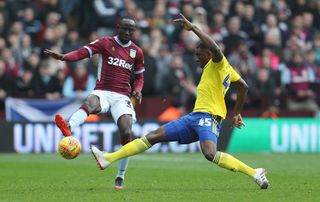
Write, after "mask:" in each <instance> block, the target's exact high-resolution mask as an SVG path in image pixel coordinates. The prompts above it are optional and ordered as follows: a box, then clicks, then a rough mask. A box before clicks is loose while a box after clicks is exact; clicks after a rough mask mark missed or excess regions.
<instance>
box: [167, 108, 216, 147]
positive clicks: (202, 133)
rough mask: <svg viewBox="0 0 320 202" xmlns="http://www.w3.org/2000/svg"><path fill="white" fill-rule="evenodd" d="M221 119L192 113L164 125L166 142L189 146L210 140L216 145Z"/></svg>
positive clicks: (201, 113) (203, 113)
mask: <svg viewBox="0 0 320 202" xmlns="http://www.w3.org/2000/svg"><path fill="white" fill-rule="evenodd" d="M221 123H222V121H221V117H219V116H213V115H211V114H209V113H205V112H192V113H190V114H187V115H185V116H183V117H181V118H179V119H177V120H174V121H172V122H169V123H167V124H165V125H164V126H163V127H164V128H165V135H166V140H167V141H168V142H171V141H178V142H179V143H180V144H189V143H192V142H196V141H198V140H200V141H205V140H211V141H213V142H214V143H216V144H217V143H218V137H219V133H220V130H221Z"/></svg>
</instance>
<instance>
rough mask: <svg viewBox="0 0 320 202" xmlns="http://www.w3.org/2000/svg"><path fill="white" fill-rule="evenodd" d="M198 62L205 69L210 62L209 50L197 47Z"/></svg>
mask: <svg viewBox="0 0 320 202" xmlns="http://www.w3.org/2000/svg"><path fill="white" fill-rule="evenodd" d="M196 56H197V60H196V62H197V63H198V64H199V65H200V67H201V68H204V67H205V66H206V64H207V63H208V61H209V60H210V52H209V50H207V49H204V48H201V47H197V49H196Z"/></svg>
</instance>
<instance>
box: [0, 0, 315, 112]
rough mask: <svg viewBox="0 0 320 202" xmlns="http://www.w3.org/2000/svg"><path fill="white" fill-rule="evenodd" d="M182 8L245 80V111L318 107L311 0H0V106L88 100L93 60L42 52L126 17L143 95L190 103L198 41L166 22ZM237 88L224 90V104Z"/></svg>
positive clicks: (68, 45)
mask: <svg viewBox="0 0 320 202" xmlns="http://www.w3.org/2000/svg"><path fill="white" fill-rule="evenodd" d="M180 12H181V13H183V14H184V15H185V16H186V17H187V18H188V19H189V20H191V22H192V23H194V24H196V25H197V26H199V27H200V28H201V29H202V30H205V31H206V32H207V33H210V35H211V36H212V37H213V39H215V40H216V41H217V43H218V44H219V45H220V47H221V48H222V49H223V51H224V54H225V55H226V56H227V57H228V59H229V62H230V64H231V65H232V66H234V68H235V69H236V70H237V71H238V72H240V74H241V75H242V77H243V78H244V79H245V80H246V82H247V83H248V84H249V86H250V90H249V97H248V101H247V103H246V106H245V107H246V108H263V109H266V110H268V109H270V110H271V111H276V110H277V109H278V108H284V107H285V108H287V109H289V110H310V111H314V112H316V111H319V103H320V93H319V92H320V90H319V89H320V1H317V0H277V1H273V0H260V1H259V0H223V1H222V0H221V1H220V0H0V52H1V54H0V100H1V107H0V108H1V109H3V108H4V100H5V98H6V97H8V96H13V97H27V98H46V99H49V100H56V99H61V98H63V97H68V98H78V99H83V98H84V97H86V96H87V95H88V93H89V92H90V91H91V90H92V89H93V87H94V85H95V76H96V72H97V69H96V66H97V63H98V58H97V57H94V58H93V59H91V60H84V61H81V62H78V63H66V62H62V61H60V62H59V61H57V60H53V59H50V58H48V57H47V56H45V55H44V54H43V50H44V49H46V48H48V49H51V50H55V51H58V52H62V53H65V52H69V51H72V50H75V49H78V48H80V47H82V46H83V45H85V44H87V43H90V42H91V41H94V40H95V39H96V38H98V37H100V36H104V35H114V34H115V33H114V30H115V26H116V24H117V22H118V20H119V17H120V16H125V15H129V16H132V17H134V18H135V19H136V23H137V30H136V32H135V34H134V41H135V42H136V43H137V44H139V46H140V47H141V48H142V49H143V51H144V54H145V67H146V72H145V85H144V89H143V96H144V97H147V96H159V95H160V96H161V95H165V96H171V97H173V98H176V101H178V102H175V103H180V104H182V106H185V107H186V109H187V110H190V108H192V105H193V101H194V98H195V92H196V84H197V82H198V81H199V78H200V76H201V71H200V69H199V68H198V67H197V66H198V65H197V63H196V60H195V56H194V50H195V47H196V44H197V40H198V39H197V37H196V36H195V35H194V34H192V33H191V32H188V31H185V30H183V29H182V28H181V27H180V26H176V25H175V24H173V22H172V19H175V18H176V17H177V16H178V15H179V13H180ZM115 76H116V75H115ZM235 95H236V94H235V93H234V90H232V89H231V90H230V91H229V94H228V95H227V98H226V99H227V103H229V104H230V105H232V103H233V101H234V100H235ZM180 104H178V105H180Z"/></svg>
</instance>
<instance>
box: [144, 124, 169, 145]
mask: <svg viewBox="0 0 320 202" xmlns="http://www.w3.org/2000/svg"><path fill="white" fill-rule="evenodd" d="M146 138H147V140H148V142H149V143H150V144H151V145H154V144H156V143H159V142H165V141H166V136H165V130H164V128H163V127H160V128H158V129H157V130H155V131H152V132H150V133H149V134H147V135H146Z"/></svg>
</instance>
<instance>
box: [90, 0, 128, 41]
mask: <svg viewBox="0 0 320 202" xmlns="http://www.w3.org/2000/svg"><path fill="white" fill-rule="evenodd" d="M92 4H93V8H94V12H95V14H96V15H95V18H94V19H91V20H92V23H93V22H96V23H97V27H98V28H101V29H104V34H103V35H112V34H113V25H114V22H115V21H116V20H117V17H118V16H117V13H118V10H119V9H120V8H121V7H123V2H122V1H118V0H93V1H92Z"/></svg>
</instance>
